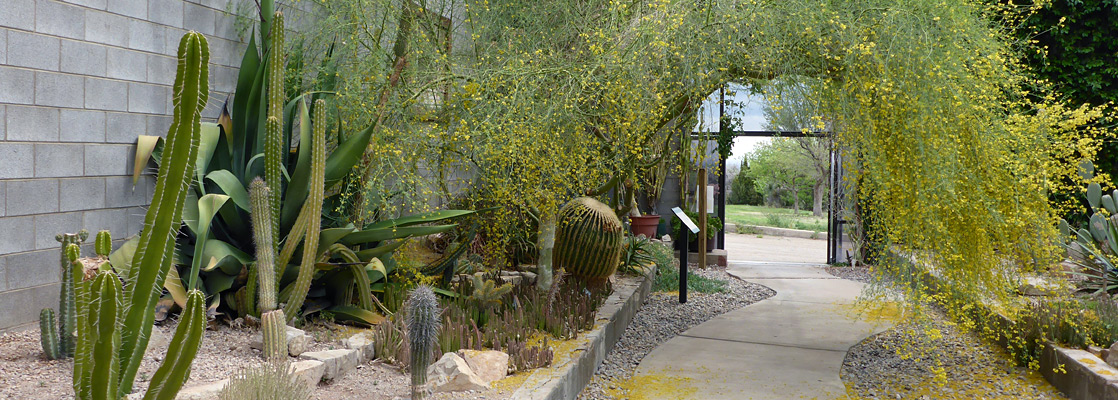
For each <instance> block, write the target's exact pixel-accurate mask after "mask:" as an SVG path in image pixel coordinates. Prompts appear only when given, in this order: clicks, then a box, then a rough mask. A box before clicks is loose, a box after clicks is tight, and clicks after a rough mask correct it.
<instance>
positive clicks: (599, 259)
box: [552, 197, 625, 281]
mask: <svg viewBox="0 0 1118 400" xmlns="http://www.w3.org/2000/svg"><path fill="white" fill-rule="evenodd" d="M624 238H625V234H624V228H623V227H622V225H621V220H619V219H617V214H615V213H614V212H613V209H611V208H610V207H609V206H608V205H606V204H605V203H602V202H600V201H598V200H595V199H593V198H590V197H579V198H577V199H574V200H571V201H570V202H568V203H567V204H566V205H564V206H563V208H561V209H559V214H558V224H557V226H556V232H555V249H554V253H553V254H552V257H553V258H554V259H553V262H554V267H555V268H556V269H559V268H563V269H565V270H566V271H567V272H570V273H572V274H574V275H575V276H578V277H581V278H583V279H586V280H589V281H601V280H604V279H606V278H608V277H609V276H610V275H613V273H614V272H615V271H617V265H618V263H619V262H620V261H621V250H622V248H621V242H622V240H623V239H624Z"/></svg>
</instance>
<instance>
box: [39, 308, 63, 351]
mask: <svg viewBox="0 0 1118 400" xmlns="http://www.w3.org/2000/svg"><path fill="white" fill-rule="evenodd" d="M39 342H40V343H41V344H42V346H43V355H45V356H47V359H48V360H57V359H59V358H62V351H61V349H59V344H58V330H57V328H56V325H55V324H54V309H51V308H44V309H43V310H42V311H40V312H39Z"/></svg>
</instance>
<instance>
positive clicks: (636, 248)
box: [619, 235, 661, 275]
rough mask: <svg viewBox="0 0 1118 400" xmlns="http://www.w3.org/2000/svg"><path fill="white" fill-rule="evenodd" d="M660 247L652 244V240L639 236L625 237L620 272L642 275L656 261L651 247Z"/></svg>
mask: <svg viewBox="0 0 1118 400" xmlns="http://www.w3.org/2000/svg"><path fill="white" fill-rule="evenodd" d="M655 246H661V245H658V244H655V243H652V240H651V239H649V238H647V237H644V235H641V236H626V237H625V244H624V249H623V250H622V252H621V266H620V267H619V269H620V271H621V272H624V273H627V274H632V275H641V274H644V271H645V268H646V267H647V266H648V264H651V263H654V262H655V261H656V259H655V256H654V255H653V251H654V250H653V247H655Z"/></svg>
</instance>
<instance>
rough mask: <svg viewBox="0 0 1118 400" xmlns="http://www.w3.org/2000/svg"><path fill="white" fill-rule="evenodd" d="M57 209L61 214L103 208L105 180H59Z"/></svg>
mask: <svg viewBox="0 0 1118 400" xmlns="http://www.w3.org/2000/svg"><path fill="white" fill-rule="evenodd" d="M58 207H59V210H60V211H63V212H66V211H80V210H93V209H98V208H104V207H105V178H71V179H60V180H59V181H58ZM87 218H88V216H87Z"/></svg>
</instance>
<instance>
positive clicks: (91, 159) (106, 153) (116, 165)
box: [85, 144, 132, 176]
mask: <svg viewBox="0 0 1118 400" xmlns="http://www.w3.org/2000/svg"><path fill="white" fill-rule="evenodd" d="M131 147H132V146H129V145H126V144H90V145H86V146H85V175H86V176H97V175H128V174H130V173H131V171H129V170H128V164H129V162H128V161H129V158H130V157H131V156H132V151H131Z"/></svg>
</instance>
